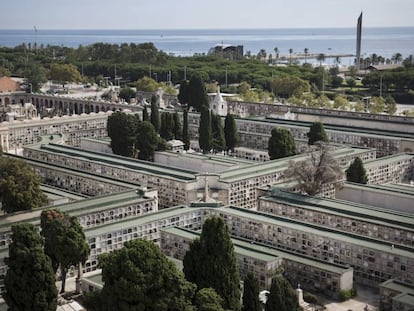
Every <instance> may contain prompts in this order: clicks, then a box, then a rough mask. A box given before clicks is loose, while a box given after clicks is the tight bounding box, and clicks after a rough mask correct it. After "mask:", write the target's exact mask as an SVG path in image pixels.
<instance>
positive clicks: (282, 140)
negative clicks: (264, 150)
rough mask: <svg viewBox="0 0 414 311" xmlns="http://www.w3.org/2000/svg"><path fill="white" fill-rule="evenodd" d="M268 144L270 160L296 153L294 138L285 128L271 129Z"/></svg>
mask: <svg viewBox="0 0 414 311" xmlns="http://www.w3.org/2000/svg"><path fill="white" fill-rule="evenodd" d="M268 146H269V147H268V151H269V156H270V160H273V159H280V158H284V157H289V156H292V155H294V154H295V153H296V146H295V140H294V139H293V136H292V134H291V133H290V131H289V130H287V129H282V128H274V129H272V136H271V137H270V139H269V143H268Z"/></svg>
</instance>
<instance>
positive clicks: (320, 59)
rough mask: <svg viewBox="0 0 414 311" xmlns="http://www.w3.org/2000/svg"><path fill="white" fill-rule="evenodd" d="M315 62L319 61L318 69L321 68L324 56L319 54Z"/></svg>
mask: <svg viewBox="0 0 414 311" xmlns="http://www.w3.org/2000/svg"><path fill="white" fill-rule="evenodd" d="M316 60H318V61H319V67H322V62H323V61H324V60H325V54H323V53H320V54H319V55H318V56H317V57H316Z"/></svg>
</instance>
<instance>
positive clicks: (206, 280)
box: [183, 217, 240, 311]
mask: <svg viewBox="0 0 414 311" xmlns="http://www.w3.org/2000/svg"><path fill="white" fill-rule="evenodd" d="M183 264H184V274H185V276H186V278H187V280H189V281H190V282H193V283H195V284H196V285H197V287H198V288H207V287H211V288H213V289H214V290H215V291H216V292H217V294H219V295H220V296H221V297H222V298H223V299H224V302H223V307H224V309H230V310H233V311H239V310H240V289H239V283H240V276H239V269H238V267H237V262H236V256H235V254H234V247H233V243H232V241H231V238H230V234H229V232H228V229H227V225H226V223H225V222H224V220H223V219H222V218H220V217H212V218H208V219H207V220H206V221H205V222H204V225H203V230H202V233H201V236H200V239H197V240H195V241H194V242H193V243H192V244H191V246H190V249H189V250H188V251H187V253H186V254H185V256H184V260H183Z"/></svg>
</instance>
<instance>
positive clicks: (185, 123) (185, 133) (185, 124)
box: [182, 109, 190, 150]
mask: <svg viewBox="0 0 414 311" xmlns="http://www.w3.org/2000/svg"><path fill="white" fill-rule="evenodd" d="M182 136H183V142H184V150H188V149H190V134H189V133H188V110H187V109H184V112H183V135H182Z"/></svg>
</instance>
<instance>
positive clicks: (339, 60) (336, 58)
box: [335, 56, 341, 67]
mask: <svg viewBox="0 0 414 311" xmlns="http://www.w3.org/2000/svg"><path fill="white" fill-rule="evenodd" d="M335 63H336V67H338V66H339V64H340V63H341V58H340V57H339V56H336V57H335Z"/></svg>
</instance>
